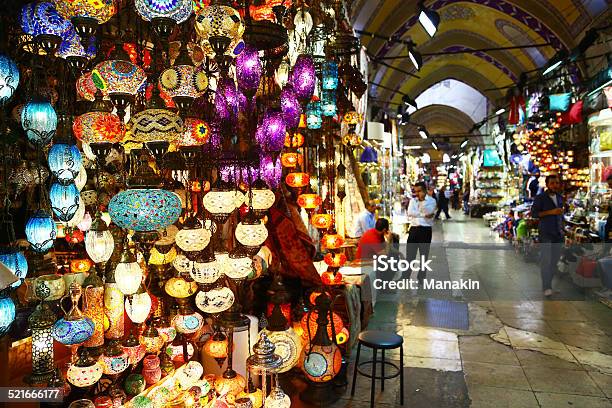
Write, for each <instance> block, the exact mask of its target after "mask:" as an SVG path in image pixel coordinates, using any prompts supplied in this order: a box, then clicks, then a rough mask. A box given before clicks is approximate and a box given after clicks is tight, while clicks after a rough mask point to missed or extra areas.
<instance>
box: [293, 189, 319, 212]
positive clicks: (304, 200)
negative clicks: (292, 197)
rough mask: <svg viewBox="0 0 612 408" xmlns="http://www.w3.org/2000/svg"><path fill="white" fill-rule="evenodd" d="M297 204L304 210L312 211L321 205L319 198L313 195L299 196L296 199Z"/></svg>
mask: <svg viewBox="0 0 612 408" xmlns="http://www.w3.org/2000/svg"><path fill="white" fill-rule="evenodd" d="M297 203H298V205H299V206H300V207H302V208H303V209H305V210H311V211H312V210H314V209H315V208H317V207H318V206H320V205H321V204H322V203H323V200H322V199H321V196H319V195H318V194H315V193H305V194H300V195H299V196H298V198H297Z"/></svg>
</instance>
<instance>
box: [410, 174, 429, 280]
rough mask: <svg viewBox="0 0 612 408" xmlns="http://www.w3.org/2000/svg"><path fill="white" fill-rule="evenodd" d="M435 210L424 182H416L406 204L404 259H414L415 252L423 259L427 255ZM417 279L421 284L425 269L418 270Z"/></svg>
mask: <svg viewBox="0 0 612 408" xmlns="http://www.w3.org/2000/svg"><path fill="white" fill-rule="evenodd" d="M435 212H436V200H434V199H433V198H432V197H431V196H429V195H428V194H427V186H425V183H423V182H419V183H417V184H416V185H415V186H414V198H413V199H412V200H410V204H409V205H408V218H409V220H410V230H409V231H408V243H407V246H406V259H407V260H408V261H411V260H413V259H416V257H417V252H418V253H419V255H420V256H422V257H424V260H426V259H427V258H428V257H429V246H430V245H431V236H432V226H433V223H434V215H435ZM417 279H418V281H419V284H422V282H423V280H424V279H425V271H423V270H421V271H419V273H418V275H417Z"/></svg>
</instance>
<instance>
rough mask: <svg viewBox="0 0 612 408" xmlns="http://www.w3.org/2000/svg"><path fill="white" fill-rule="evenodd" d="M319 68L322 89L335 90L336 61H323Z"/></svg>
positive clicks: (336, 78) (336, 81)
mask: <svg viewBox="0 0 612 408" xmlns="http://www.w3.org/2000/svg"><path fill="white" fill-rule="evenodd" d="M321 70H322V76H323V80H322V81H321V88H322V89H324V90H335V89H336V88H338V63H336V62H335V61H325V62H324V63H323V67H322V69H321Z"/></svg>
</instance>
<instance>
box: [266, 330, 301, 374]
mask: <svg viewBox="0 0 612 408" xmlns="http://www.w3.org/2000/svg"><path fill="white" fill-rule="evenodd" d="M262 333H265V334H266V335H267V336H268V338H269V339H270V341H271V342H272V343H273V344H274V346H275V353H276V354H278V355H279V356H280V357H281V358H282V362H281V365H280V367H279V368H278V372H279V373H284V372H287V371H289V370H291V369H292V368H293V367H295V365H296V364H297V363H298V360H299V358H300V354H301V352H302V340H301V339H300V336H298V335H297V333H296V332H295V330H293V328H292V327H289V328H288V329H286V330H281V331H272V330H267V329H264V330H262Z"/></svg>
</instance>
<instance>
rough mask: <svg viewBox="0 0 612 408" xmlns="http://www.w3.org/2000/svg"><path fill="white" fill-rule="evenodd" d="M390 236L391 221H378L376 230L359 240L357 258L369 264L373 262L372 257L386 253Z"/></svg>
mask: <svg viewBox="0 0 612 408" xmlns="http://www.w3.org/2000/svg"><path fill="white" fill-rule="evenodd" d="M389 235H390V232H389V220H387V219H386V218H379V219H377V220H376V223H375V225H374V228H370V229H369V230H367V231H366V232H364V233H363V235H362V236H361V238H360V239H359V242H358V243H357V254H356V257H355V258H356V259H360V260H362V261H366V262H367V261H371V260H372V256H374V255H376V254H379V253H381V252H384V251H386V249H387V246H386V241H387V238H388V237H389Z"/></svg>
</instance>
